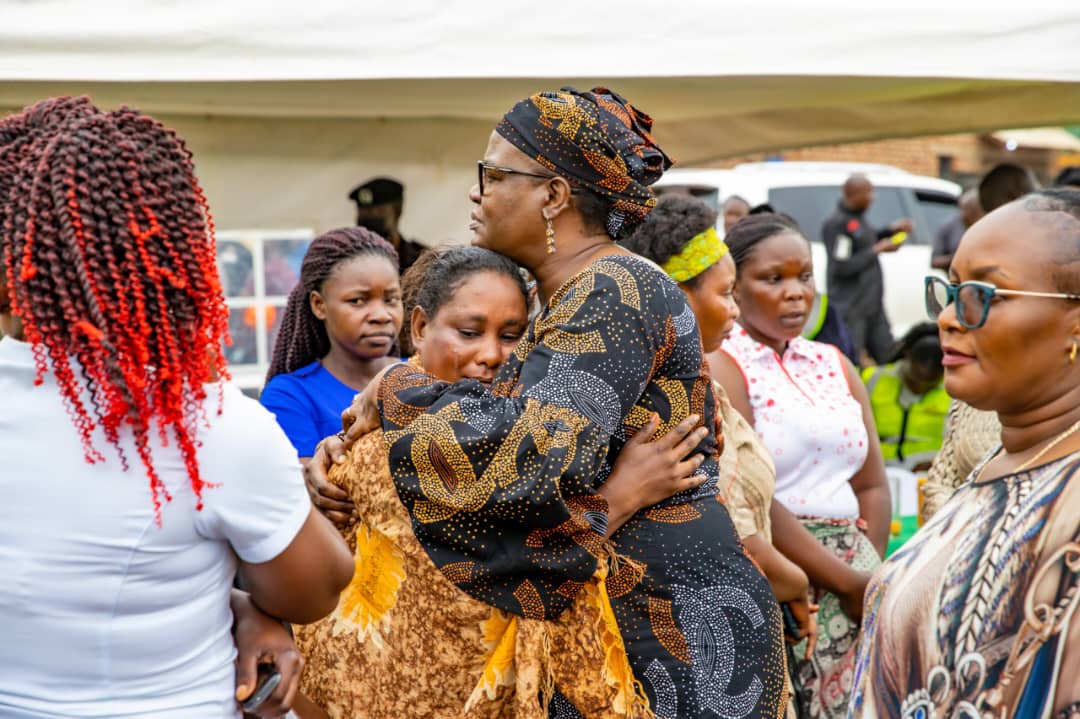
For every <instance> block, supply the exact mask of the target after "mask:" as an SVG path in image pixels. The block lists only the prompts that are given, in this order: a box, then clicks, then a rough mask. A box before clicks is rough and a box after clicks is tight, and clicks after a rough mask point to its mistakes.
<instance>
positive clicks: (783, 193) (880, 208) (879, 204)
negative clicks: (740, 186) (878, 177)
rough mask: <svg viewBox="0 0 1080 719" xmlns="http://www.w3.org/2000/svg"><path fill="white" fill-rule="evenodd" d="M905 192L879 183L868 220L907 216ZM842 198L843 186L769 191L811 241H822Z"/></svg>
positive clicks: (880, 223) (878, 223) (886, 220)
mask: <svg viewBox="0 0 1080 719" xmlns="http://www.w3.org/2000/svg"><path fill="white" fill-rule="evenodd" d="M904 191H905V188H900V187H885V186H881V185H876V186H875V187H874V204H873V205H871V206H870V211H869V212H868V213H867V215H866V219H867V222H869V223H870V224H871V225H873V226H874V227H885V226H887V225H888V224H889V223H891V222H894V221H896V220H899V219H900V218H902V217H906V216H907V214H908V213H907V211H906V210H904V202H903V197H902V195H903V193H904ZM839 201H840V186H839V185H821V186H816V187H815V186H810V187H774V188H772V189H771V190H769V204H771V205H772V206H773V207H774V208H776V211H777V212H783V213H786V214H788V215H791V216H792V217H793V218H795V221H796V222H797V223H799V227H800V228H801V229H802V231H803V234H805V235H806V237H807V238H808V239H809V240H810V241H811V242H821V226H822V225H823V224H825V220H826V219H828V217H829V215H831V214H832V213H833V210H835V209H836V203H838V202H839ZM920 239H921V238H920Z"/></svg>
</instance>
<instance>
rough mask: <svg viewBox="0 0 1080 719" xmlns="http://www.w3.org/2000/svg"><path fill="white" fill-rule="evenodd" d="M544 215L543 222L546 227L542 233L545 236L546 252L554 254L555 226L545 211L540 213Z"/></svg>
mask: <svg viewBox="0 0 1080 719" xmlns="http://www.w3.org/2000/svg"><path fill="white" fill-rule="evenodd" d="M541 214H542V215H543V216H544V222H545V224H547V229H546V230H545V231H544V235H545V236H546V238H547V253H548V254H549V255H554V254H555V228H554V227H553V226H552V224H551V218H550V217H548V216H547V212H542V213H541Z"/></svg>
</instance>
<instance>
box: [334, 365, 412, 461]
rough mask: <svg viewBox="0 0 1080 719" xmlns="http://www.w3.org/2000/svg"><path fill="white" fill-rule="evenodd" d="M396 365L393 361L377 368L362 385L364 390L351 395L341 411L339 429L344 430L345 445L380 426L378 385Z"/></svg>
mask: <svg viewBox="0 0 1080 719" xmlns="http://www.w3.org/2000/svg"><path fill="white" fill-rule="evenodd" d="M397 366H398V365H397V364H396V363H395V364H392V365H389V366H387V367H384V368H383V369H381V370H379V373H378V374H377V375H375V376H374V377H372V378H371V381H370V382H368V385H367V387H364V391H362V392H360V394H358V395H356V396H355V397H353V402H352V404H351V405H349V407H347V408H346V409H345V411H344V412H342V413H341V429H342V430H344V432H345V444H346V446H347V447H348V446H352V443H353V442H355V441H356V440H357V439H359V438H360V437H363V436H364V435H365V434H367V433H368V432H374V431H375V430H377V429H379V428H381V427H382V418H381V417H380V416H379V387H380V386H381V385H382V379H383V377H385V376H386V373H387V372H389V371H390V370H391V369H393V368H394V367H397Z"/></svg>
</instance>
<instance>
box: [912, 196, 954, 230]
mask: <svg viewBox="0 0 1080 719" xmlns="http://www.w3.org/2000/svg"><path fill="white" fill-rule="evenodd" d="M915 201H916V202H918V203H919V207H921V208H922V213H923V219H924V220H926V225H927V229H928V230H929V232H930V237H931V238H933V237H934V236H935V235H937V232H938V230H940V229H941V226H942V225H944V224H945V223H946V222H948V221H949V220H951V219H952V218H953V217H955V216H956V213H957V212H958V210H957V207H956V198H955V197H953V196H952V195H947V194H945V193H943V192H931V191H929V190H916V191H915Z"/></svg>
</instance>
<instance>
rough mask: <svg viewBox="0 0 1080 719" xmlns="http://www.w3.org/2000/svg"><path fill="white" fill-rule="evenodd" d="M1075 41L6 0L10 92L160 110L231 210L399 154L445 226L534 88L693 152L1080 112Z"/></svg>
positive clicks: (454, 224)
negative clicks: (593, 101) (502, 122)
mask: <svg viewBox="0 0 1080 719" xmlns="http://www.w3.org/2000/svg"><path fill="white" fill-rule="evenodd" d="M878 5H881V6H880V7H879V6H878ZM1077 48H1080V11H1078V10H1077V4H1076V2H1075V0H1062V1H1058V2H1042V3H1038V2H1034V3H1010V4H1009V5H1003V6H1001V7H995V8H991V7H990V6H988V5H986V4H985V3H983V2H970V1H968V2H954V3H935V4H929V3H888V4H875V3H864V4H862V5H861V6H859V7H858V9H857V10H856V9H854V6H853V5H852V4H851V3H850V2H846V1H845V2H836V1H835V0H830V1H829V2H819V3H805V2H790V3H787V2H785V3H778V2H768V1H765V2H753V3H750V2H740V3H730V4H720V3H715V2H706V1H704V0H692V1H690V2H684V3H681V4H676V3H657V2H655V1H651V2H647V3H646V2H641V1H640V0H631V1H628V2H623V3H613V2H603V3H601V2H594V3H586V2H580V1H578V2H573V3H569V2H559V1H557V0H556V1H555V2H547V3H536V2H532V3H524V2H509V1H507V2H501V3H494V2H483V3H481V2H463V1H458V2H453V1H451V0H443V1H436V0H408V1H406V2H397V3H388V2H382V3H373V2H362V1H361V2H357V0H351V2H341V1H339V2H329V1H319V0H315V1H309V2H303V3H296V2H288V3H286V2H270V3H267V2H260V3H255V2H249V1H247V0H216V1H211V0H189V1H188V2H184V3H177V2H166V1H165V0H126V1H124V2H111V3H89V4H88V3H81V2H77V1H76V0H34V1H33V2H22V1H19V0H0V107H6V108H17V107H19V106H21V105H24V104H26V103H29V102H32V101H34V100H35V99H39V98H41V97H44V96H48V95H54V94H72V93H88V94H90V95H92V96H93V97H94V98H95V100H97V101H98V103H99V104H101V105H104V106H112V105H116V104H120V103H128V104H133V105H136V106H138V107H140V108H142V109H143V110H145V111H147V112H151V113H154V114H158V115H162V116H164V117H165V119H166V120H167V121H168V122H170V123H172V124H173V125H174V126H176V127H177V129H178V130H179V131H180V132H181V133H182V134H184V135H185V136H186V137H187V138H188V139H189V141H190V142H191V144H192V146H193V148H194V150H195V152H196V155H197V159H198V160H199V165H200V174H201V175H202V176H203V178H204V181H205V182H206V184H207V186H208V192H209V194H210V196H211V201H212V203H213V204H214V206H215V208H216V209H217V213H218V218H219V221H220V222H221V223H222V225H223V226H232V227H237V226H277V227H280V226H306V227H314V228H316V229H325V228H327V227H328V226H331V225H334V224H341V223H345V222H347V221H348V220H349V215H350V212H349V207H348V204H347V203H346V202H345V198H344V196H345V194H346V192H347V191H348V189H349V188H350V187H351V186H352V185H353V184H355V183H356V182H357V181H359V180H362V179H364V178H365V177H367V176H370V175H374V174H389V175H393V176H396V177H399V178H400V179H402V180H403V181H404V182H406V184H407V186H408V188H409V190H408V191H409V195H408V200H407V206H406V218H405V226H406V229H407V230H409V231H410V232H411V233H412V234H416V235H418V236H419V237H421V238H423V239H425V240H427V241H429V242H436V241H441V240H445V239H448V238H450V237H455V236H456V237H459V238H460V237H461V236H462V235H463V232H462V231H461V229H462V226H463V224H464V220H463V219H462V220H459V218H464V217H465V214H466V213H465V201H464V199H463V194H464V191H465V189H466V188H467V187H468V184H469V183H470V181H471V179H472V176H473V173H474V166H473V164H472V161H473V160H475V159H476V158H478V157H479V156H480V155H481V154H482V152H483V147H484V143H485V141H486V137H487V135H488V133H489V132H490V128H491V126H492V125H493V123H494V122H495V120H496V119H497V118H498V117H499V116H500V114H501V113H502V112H503V111H504V110H506V109H507V108H508V107H509V106H510V105H511V104H512V103H513V102H514V101H516V100H517V99H520V98H521V97H523V96H525V95H527V94H530V93H531V92H534V91H536V90H537V89H545V88H553V87H557V86H559V85H562V84H572V85H575V86H577V87H582V88H583V87H588V86H592V85H594V84H603V85H607V86H610V87H612V88H613V89H615V90H617V91H618V92H620V93H622V94H623V95H625V96H626V97H627V98H628V99H630V100H631V101H632V102H633V103H634V104H635V105H637V106H638V107H640V108H642V109H644V110H645V111H646V112H648V113H650V114H652V115H653V117H654V118H656V128H655V129H656V135H657V138H658V140H659V141H660V142H661V144H662V145H664V147H665V149H667V150H669V151H670V152H671V153H672V154H673V155H675V156H676V157H677V158H679V160H680V161H681V163H680V164H682V165H684V166H686V165H693V164H698V163H702V162H707V161H710V160H714V159H717V158H722V157H725V156H732V155H738V154H743V153H746V152H751V151H759V150H769V149H778V148H784V147H793V146H803V145H811V144H820V143H832V142H840V141H850V140H860V139H873V138H880V137H894V136H901V135H919V134H926V133H943V132H952V131H966V130H990V129H997V128H1001V127H1030V126H1037V125H1038V126H1042V125H1060V124H1070V123H1077V124H1080V52H1078V51H1077ZM448 218H449V219H450V220H451V225H449V226H448V225H447V224H446V222H447V219H448Z"/></svg>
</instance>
